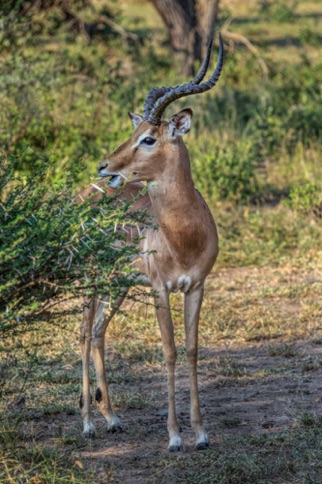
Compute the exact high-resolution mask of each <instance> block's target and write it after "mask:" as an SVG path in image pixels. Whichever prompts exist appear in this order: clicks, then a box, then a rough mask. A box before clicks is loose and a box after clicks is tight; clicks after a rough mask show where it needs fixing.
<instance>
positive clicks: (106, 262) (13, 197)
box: [0, 158, 147, 335]
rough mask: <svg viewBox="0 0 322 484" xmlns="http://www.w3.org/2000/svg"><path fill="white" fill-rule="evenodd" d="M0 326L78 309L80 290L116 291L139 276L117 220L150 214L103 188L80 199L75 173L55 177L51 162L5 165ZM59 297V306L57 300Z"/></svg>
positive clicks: (6, 328)
mask: <svg viewBox="0 0 322 484" xmlns="http://www.w3.org/2000/svg"><path fill="white" fill-rule="evenodd" d="M0 173H1V182H0V189H1V191H0V200H1V205H0V227H1V229H0V321H1V323H0V330H1V331H2V332H3V333H4V334H5V335H8V334H9V333H11V331H13V332H15V333H17V332H20V331H23V330H24V326H25V324H30V323H32V322H35V321H44V320H51V319H53V318H55V317H58V316H59V317H61V316H62V315H66V314H70V313H73V312H75V311H76V312H77V311H80V310H81V308H82V304H79V298H80V297H81V296H86V297H92V296H99V295H106V294H108V295H109V296H111V298H112V299H114V298H115V297H116V296H117V295H119V294H120V293H122V292H123V291H124V289H125V288H128V287H129V286H131V285H133V284H134V281H135V280H137V279H139V274H138V273H135V272H134V269H133V268H132V267H131V262H132V260H133V255H135V254H137V253H138V250H139V249H138V247H137V244H136V242H138V239H137V240H134V241H133V243H130V244H128V243H126V242H125V231H122V230H118V227H120V226H121V225H124V223H126V224H134V223H135V224H138V223H141V222H147V216H146V214H145V213H141V212H140V213H136V212H131V213H129V211H128V210H129V208H130V206H131V203H132V202H127V203H122V204H119V203H116V196H112V197H111V196H107V195H104V194H103V193H101V192H102V191H104V190H103V189H102V188H100V187H98V189H99V193H100V195H101V197H100V199H99V200H97V197H95V203H93V202H94V200H93V197H88V198H87V199H85V200H84V201H82V202H80V200H78V202H77V203H76V202H75V196H74V194H73V188H74V176H72V175H69V174H67V175H66V176H65V177H63V178H61V180H60V182H59V183H58V182H57V183H56V184H54V185H53V184H52V182H51V174H52V164H51V163H49V162H46V161H44V160H41V159H37V158H36V159H35V160H34V174H33V175H30V176H27V177H21V176H19V177H16V176H15V171H14V163H13V162H12V161H6V160H5V159H4V158H2V159H1V165H0ZM58 304H59V306H57V305H58Z"/></svg>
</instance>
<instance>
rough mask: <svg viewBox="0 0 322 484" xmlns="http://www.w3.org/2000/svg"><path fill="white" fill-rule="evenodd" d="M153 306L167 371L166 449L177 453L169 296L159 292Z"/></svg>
mask: <svg viewBox="0 0 322 484" xmlns="http://www.w3.org/2000/svg"><path fill="white" fill-rule="evenodd" d="M155 306H156V315H157V318H158V323H159V326H160V331H161V337H162V342H163V349H164V356H165V363H166V366H167V370H168V401H169V412H168V432H169V446H168V449H169V450H170V452H177V451H179V450H182V439H181V437H180V435H179V427H178V422H177V416H176V407H175V364H176V359H177V350H176V346H175V342H174V331H173V322H172V317H171V311H170V305H169V294H168V293H167V292H165V291H162V292H161V291H160V292H159V294H158V297H157V298H155Z"/></svg>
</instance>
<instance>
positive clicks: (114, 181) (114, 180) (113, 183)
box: [99, 169, 121, 188]
mask: <svg viewBox="0 0 322 484" xmlns="http://www.w3.org/2000/svg"><path fill="white" fill-rule="evenodd" d="M99 175H100V176H101V177H102V178H104V177H109V180H108V182H107V184H108V186H109V187H111V188H116V187H118V186H119V185H121V176H120V175H118V174H115V173H109V172H106V171H104V169H103V170H99Z"/></svg>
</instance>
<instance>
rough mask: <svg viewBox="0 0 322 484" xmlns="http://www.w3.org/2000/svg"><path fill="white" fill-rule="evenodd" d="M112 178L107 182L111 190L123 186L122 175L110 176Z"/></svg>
mask: <svg viewBox="0 0 322 484" xmlns="http://www.w3.org/2000/svg"><path fill="white" fill-rule="evenodd" d="M110 176H111V178H110V179H109V181H108V182H107V184H108V186H109V187H111V188H116V187H118V186H119V185H121V177H120V175H110Z"/></svg>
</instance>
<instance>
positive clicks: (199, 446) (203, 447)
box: [196, 442, 210, 450]
mask: <svg viewBox="0 0 322 484" xmlns="http://www.w3.org/2000/svg"><path fill="white" fill-rule="evenodd" d="M209 448H210V444H209V442H199V444H196V449H197V450H206V449H209Z"/></svg>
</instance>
